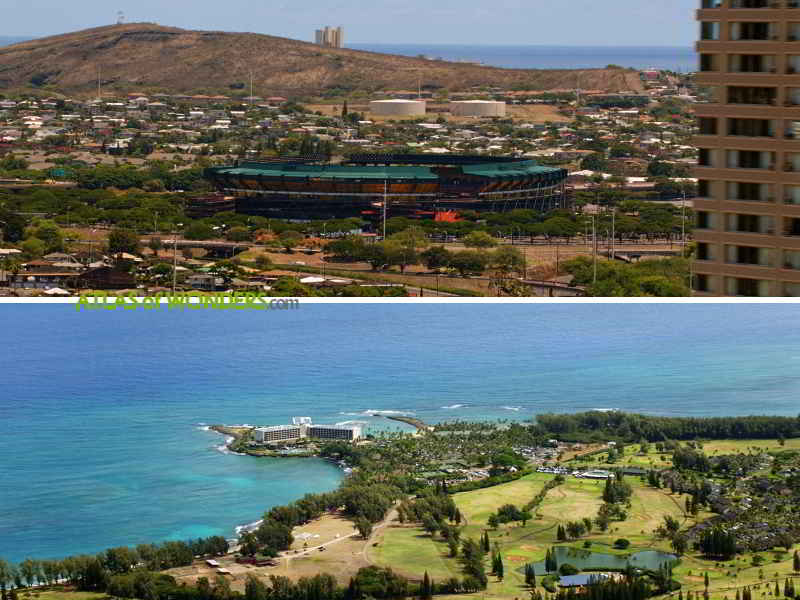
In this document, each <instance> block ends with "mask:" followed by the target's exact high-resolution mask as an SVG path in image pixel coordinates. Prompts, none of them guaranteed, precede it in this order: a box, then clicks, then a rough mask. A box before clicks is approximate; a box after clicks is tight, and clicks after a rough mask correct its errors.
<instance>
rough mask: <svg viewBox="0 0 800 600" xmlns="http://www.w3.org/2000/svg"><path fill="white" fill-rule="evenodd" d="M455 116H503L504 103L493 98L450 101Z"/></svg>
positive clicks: (504, 110)
mask: <svg viewBox="0 0 800 600" xmlns="http://www.w3.org/2000/svg"><path fill="white" fill-rule="evenodd" d="M450 114H452V115H453V116H455V117H505V116H506V103H505V102H496V101H494V100H458V101H454V102H451V103H450Z"/></svg>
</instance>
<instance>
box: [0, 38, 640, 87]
mask: <svg viewBox="0 0 800 600" xmlns="http://www.w3.org/2000/svg"><path fill="white" fill-rule="evenodd" d="M98 69H99V71H100V78H101V80H102V83H103V86H104V87H105V88H106V89H111V90H115V91H118V92H124V91H133V90H136V91H139V90H142V91H148V92H151V93H152V92H164V93H191V94H202V93H207V94H216V93H226V92H230V91H231V89H232V88H231V86H236V85H239V86H241V84H246V86H247V87H249V81H250V75H251V72H252V75H253V78H254V81H255V85H256V88H255V89H256V93H257V94H258V95H262V96H270V95H276V94H278V95H287V96H298V95H308V94H319V93H322V92H324V91H325V90H326V89H334V88H342V89H345V90H363V91H375V90H380V89H416V88H417V84H418V79H419V78H421V81H422V85H423V86H430V88H431V89H435V88H438V87H441V88H446V89H448V90H451V91H462V90H467V89H469V88H471V87H473V86H486V85H488V86H499V87H503V88H517V89H530V90H549V89H564V88H567V89H571V88H573V87H575V82H576V81H578V80H580V82H581V86H582V87H583V88H584V89H593V90H606V91H610V92H613V91H625V90H640V89H641V83H640V81H639V77H638V75H637V73H635V72H633V71H627V70H620V69H593V70H582V71H580V77H578V72H577V71H568V70H522V69H499V68H494V67H483V66H476V65H468V64H460V63H452V62H446V61H429V60H425V59H419V58H410V57H402V56H394V55H389V54H377V53H372V52H364V51H359V50H347V49H331V48H322V47H319V46H316V45H314V44H310V43H306V42H300V41H297V40H290V39H286V38H279V37H273V36H268V35H261V34H255V33H227V32H220V31H188V30H184V29H178V28H175V27H163V26H160V25H154V24H149V23H130V24H126V25H111V26H107V27H98V28H95V29H87V30H84V31H78V32H75V33H68V34H63V35H57V36H53V37H47V38H42V39H38V40H33V41H28V42H22V43H18V44H14V45H12V46H6V47H3V48H0V90H19V89H25V88H41V89H43V90H48V91H53V92H62V93H65V94H70V95H77V96H88V95H91V94H92V93H93V92H94V90H95V89H96V87H97V76H98ZM247 87H246V88H245V90H246V89H247Z"/></svg>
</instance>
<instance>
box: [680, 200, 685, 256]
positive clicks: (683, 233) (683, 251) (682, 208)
mask: <svg viewBox="0 0 800 600" xmlns="http://www.w3.org/2000/svg"><path fill="white" fill-rule="evenodd" d="M681 244H682V248H683V250H681V256H686V188H684V189H683V202H681Z"/></svg>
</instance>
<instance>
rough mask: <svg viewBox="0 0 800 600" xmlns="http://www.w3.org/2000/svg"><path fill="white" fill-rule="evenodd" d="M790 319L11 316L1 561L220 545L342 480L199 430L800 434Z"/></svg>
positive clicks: (720, 314) (487, 313)
mask: <svg viewBox="0 0 800 600" xmlns="http://www.w3.org/2000/svg"><path fill="white" fill-rule="evenodd" d="M798 308H799V307H798V306H796V305H783V306H781V305H668V304H663V305H662V304H659V305H637V304H620V305H613V304H612V305H606V304H600V305H598V304H595V305H593V304H585V305H575V304H571V305H461V304H458V305H449V306H446V307H445V306H441V305H407V304H406V305H397V304H389V305H375V304H350V305H303V306H301V308H300V309H299V310H296V311H292V312H286V311H272V312H265V313H251V312H244V311H243V312H218V311H191V312H182V313H181V312H168V311H167V310H166V309H164V310H163V311H154V312H143V311H131V312H128V311H104V312H91V313H90V312H82V313H76V311H75V308H74V306H71V305H50V306H33V305H3V306H0V336H2V338H1V339H2V348H3V350H4V351H3V354H2V357H3V360H2V374H3V375H2V383H0V457H1V458H0V557H4V558H6V559H10V560H12V561H15V562H16V561H20V560H22V559H23V558H25V557H26V556H31V557H37V558H47V557H62V556H65V555H69V554H74V553H79V552H95V551H99V550H101V549H104V548H106V547H110V546H115V545H122V544H137V543H141V542H149V541H163V540H167V539H186V538H190V537H198V536H206V535H212V534H220V535H225V536H232V535H233V533H234V528H235V526H237V525H240V524H244V523H248V522H252V521H254V520H256V519H258V518H259V517H260V516H261V514H262V513H263V511H264V510H265V509H267V508H269V507H271V506H274V505H276V504H283V503H286V502H288V501H291V500H293V499H295V498H297V497H299V496H301V495H302V494H304V493H306V492H311V491H324V490H330V489H332V488H334V487H335V486H336V485H337V484H338V482H339V481H340V479H341V473H340V471H339V470H338V468H336V467H335V466H334V465H332V464H329V463H326V462H323V461H320V460H316V459H256V458H251V457H243V456H235V455H230V454H225V453H223V452H222V451H220V448H219V447H220V445H221V443H222V442H223V438H222V436H219V435H217V434H215V433H213V432H209V431H206V430H204V429H203V427H204V425H205V424H211V423H226V424H238V423H249V424H277V423H283V422H287V421H288V419H289V418H290V417H292V416H310V417H312V418H313V419H314V420H315V421H317V422H319V423H341V422H344V421H363V422H365V423H367V424H368V426H369V427H371V428H372V429H373V430H378V429H384V428H385V429H388V428H393V427H394V425H393V422H392V421H389V420H387V419H385V418H383V417H373V416H370V415H372V414H373V413H377V412H381V411H383V412H384V413H385V414H392V413H402V414H409V415H411V414H413V415H417V416H419V417H420V418H422V419H424V420H426V421H429V422H437V421H439V420H446V419H453V418H465V419H492V420H494V419H516V420H521V419H530V418H531V417H532V416H534V415H535V414H536V413H539V412H546V411H556V412H566V411H580V410H587V409H593V408H602V409H607V408H617V409H624V410H628V411H641V412H645V413H651V414H672V415H742V414H751V413H759V414H763V413H770V414H787V415H795V414H797V413H798V412H799V409H798V401H797V399H798V396H799V395H800V319H798V318H797V315H798Z"/></svg>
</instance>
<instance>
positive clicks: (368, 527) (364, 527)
mask: <svg viewBox="0 0 800 600" xmlns="http://www.w3.org/2000/svg"><path fill="white" fill-rule="evenodd" d="M356 529H358V533H359V534H361V537H362V538H364V539H365V540H366V539H369V536H370V535H372V522H371V521H370V520H369V519H365V518H363V517H362V518H360V519H358V520H357V521H356Z"/></svg>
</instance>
